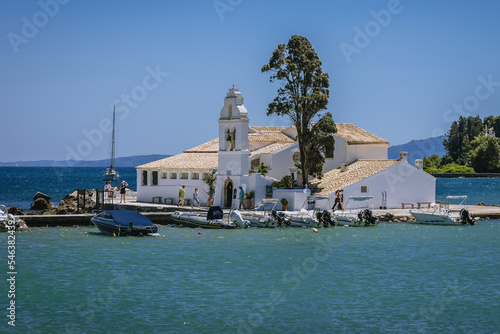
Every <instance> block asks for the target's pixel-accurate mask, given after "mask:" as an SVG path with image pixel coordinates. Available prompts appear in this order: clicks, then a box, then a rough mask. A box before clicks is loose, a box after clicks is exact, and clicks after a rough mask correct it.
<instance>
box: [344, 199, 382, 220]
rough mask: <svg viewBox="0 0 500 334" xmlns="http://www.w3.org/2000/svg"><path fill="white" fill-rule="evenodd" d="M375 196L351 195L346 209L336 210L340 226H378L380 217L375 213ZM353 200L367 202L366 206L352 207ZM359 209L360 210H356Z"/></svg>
mask: <svg viewBox="0 0 500 334" xmlns="http://www.w3.org/2000/svg"><path fill="white" fill-rule="evenodd" d="M372 200H373V196H351V197H349V198H348V199H347V202H346V210H345V211H339V210H336V211H335V212H334V215H335V218H336V220H337V223H338V225H339V226H351V227H368V226H377V225H378V221H379V220H378V217H376V216H375V215H373V211H372V210H373V205H372ZM352 202H367V205H366V207H362V208H359V207H358V208H356V209H355V208H351V207H350V205H352V204H351V203H352ZM356 210H359V211H356Z"/></svg>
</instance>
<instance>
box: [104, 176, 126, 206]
mask: <svg viewBox="0 0 500 334" xmlns="http://www.w3.org/2000/svg"><path fill="white" fill-rule="evenodd" d="M127 186H128V183H127V182H125V181H122V183H121V184H120V203H122V202H123V203H125V193H126V192H127ZM104 189H105V190H106V191H107V192H108V198H113V193H114V191H115V190H114V189H113V187H112V186H111V181H108V182H106V185H105V186H104Z"/></svg>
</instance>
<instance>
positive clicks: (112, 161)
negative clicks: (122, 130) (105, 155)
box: [111, 106, 115, 169]
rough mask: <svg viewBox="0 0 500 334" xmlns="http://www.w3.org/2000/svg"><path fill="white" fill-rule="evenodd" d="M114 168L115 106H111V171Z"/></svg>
mask: <svg viewBox="0 0 500 334" xmlns="http://www.w3.org/2000/svg"><path fill="white" fill-rule="evenodd" d="M114 167H115V106H113V136H112V139H111V169H113V168H114Z"/></svg>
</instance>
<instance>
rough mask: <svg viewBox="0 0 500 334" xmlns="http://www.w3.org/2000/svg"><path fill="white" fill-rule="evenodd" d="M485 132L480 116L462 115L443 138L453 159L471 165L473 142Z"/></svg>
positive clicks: (448, 153) (461, 163)
mask: <svg viewBox="0 0 500 334" xmlns="http://www.w3.org/2000/svg"><path fill="white" fill-rule="evenodd" d="M483 132H484V124H483V121H482V120H481V118H480V117H479V116H475V117H462V116H460V118H459V119H458V121H455V122H453V124H452V125H451V127H450V130H449V131H448V133H447V134H446V138H445V139H444V140H443V145H444V147H445V149H446V151H447V155H448V156H449V157H450V158H451V161H453V162H456V163H458V164H460V165H466V166H470V164H471V158H470V151H471V142H472V141H473V140H474V138H476V137H477V136H478V135H479V134H481V133H483Z"/></svg>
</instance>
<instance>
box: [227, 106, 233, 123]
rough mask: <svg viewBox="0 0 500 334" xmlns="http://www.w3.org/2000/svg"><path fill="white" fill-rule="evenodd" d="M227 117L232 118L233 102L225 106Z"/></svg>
mask: <svg viewBox="0 0 500 334" xmlns="http://www.w3.org/2000/svg"><path fill="white" fill-rule="evenodd" d="M227 119H233V104H232V103H231V102H229V105H228V106H227Z"/></svg>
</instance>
